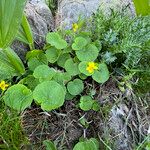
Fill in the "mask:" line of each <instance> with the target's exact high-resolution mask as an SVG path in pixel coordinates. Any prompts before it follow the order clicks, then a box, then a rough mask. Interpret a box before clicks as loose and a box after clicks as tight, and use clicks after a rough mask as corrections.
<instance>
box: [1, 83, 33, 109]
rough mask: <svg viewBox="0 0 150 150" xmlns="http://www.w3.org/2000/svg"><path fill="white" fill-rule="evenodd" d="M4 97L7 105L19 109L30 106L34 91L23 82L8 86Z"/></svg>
mask: <svg viewBox="0 0 150 150" xmlns="http://www.w3.org/2000/svg"><path fill="white" fill-rule="evenodd" d="M3 98H4V102H5V104H6V105H8V106H9V107H11V108H13V109H15V110H18V111H23V110H24V109H26V108H27V107H29V106H30V105H31V103H32V100H33V96H32V91H31V90H29V89H28V88H27V87H26V86H24V85H21V84H16V85H13V86H11V87H10V88H8V90H7V91H6V92H5V94H4V97H3Z"/></svg>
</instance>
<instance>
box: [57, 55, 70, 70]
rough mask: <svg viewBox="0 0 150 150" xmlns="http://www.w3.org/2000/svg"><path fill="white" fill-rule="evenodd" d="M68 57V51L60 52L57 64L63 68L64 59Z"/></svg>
mask: <svg viewBox="0 0 150 150" xmlns="http://www.w3.org/2000/svg"><path fill="white" fill-rule="evenodd" d="M70 58H71V56H70V54H68V53H64V54H61V55H60V56H59V59H58V60H57V64H58V66H60V67H62V68H64V67H65V63H66V61H67V60H68V59H70Z"/></svg>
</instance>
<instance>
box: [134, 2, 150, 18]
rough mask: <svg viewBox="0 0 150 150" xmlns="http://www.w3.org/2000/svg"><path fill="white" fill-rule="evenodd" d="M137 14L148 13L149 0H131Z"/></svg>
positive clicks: (149, 8)
mask: <svg viewBox="0 0 150 150" xmlns="http://www.w3.org/2000/svg"><path fill="white" fill-rule="evenodd" d="M133 2H134V5H135V10H136V14H137V15H143V16H145V15H149V14H150V2H149V0H133Z"/></svg>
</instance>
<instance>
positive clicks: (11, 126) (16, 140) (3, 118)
mask: <svg viewBox="0 0 150 150" xmlns="http://www.w3.org/2000/svg"><path fill="white" fill-rule="evenodd" d="M20 119H21V118H20V116H19V115H18V112H15V111H11V112H10V111H8V108H7V107H6V106H5V105H4V104H3V102H2V101H1V104H0V141H1V142H0V149H2V150H9V149H11V150H19V149H20V147H21V146H22V145H27V144H28V143H29V141H28V140H27V137H26V136H25V134H24V132H23V129H22V125H21V122H20Z"/></svg>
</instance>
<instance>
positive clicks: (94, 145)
mask: <svg viewBox="0 0 150 150" xmlns="http://www.w3.org/2000/svg"><path fill="white" fill-rule="evenodd" d="M87 144H88V145H89V148H90V150H99V142H98V141H97V139H95V138H90V139H89V140H88V141H87Z"/></svg>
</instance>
